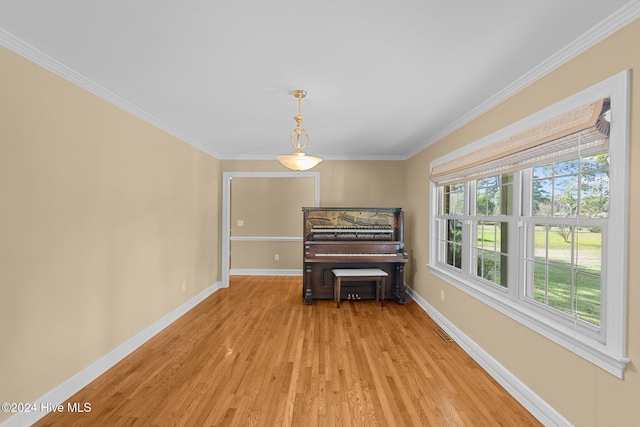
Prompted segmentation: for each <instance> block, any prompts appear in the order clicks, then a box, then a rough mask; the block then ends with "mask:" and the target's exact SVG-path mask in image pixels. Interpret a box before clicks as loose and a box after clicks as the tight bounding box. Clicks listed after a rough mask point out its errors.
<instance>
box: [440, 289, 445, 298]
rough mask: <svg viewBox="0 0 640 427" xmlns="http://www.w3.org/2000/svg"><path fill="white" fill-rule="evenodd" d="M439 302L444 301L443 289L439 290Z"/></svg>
mask: <svg viewBox="0 0 640 427" xmlns="http://www.w3.org/2000/svg"><path fill="white" fill-rule="evenodd" d="M440 301H444V289H440Z"/></svg>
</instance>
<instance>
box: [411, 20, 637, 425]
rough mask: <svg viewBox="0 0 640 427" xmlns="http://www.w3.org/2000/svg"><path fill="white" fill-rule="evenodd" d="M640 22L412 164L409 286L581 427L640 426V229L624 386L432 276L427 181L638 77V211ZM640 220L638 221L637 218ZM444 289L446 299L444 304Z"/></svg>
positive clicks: (633, 203)
mask: <svg viewBox="0 0 640 427" xmlns="http://www.w3.org/2000/svg"><path fill="white" fill-rule="evenodd" d="M639 40H640V20H638V21H636V22H635V23H633V24H631V25H629V26H627V27H626V28H624V29H623V30H621V31H619V32H618V33H616V34H614V35H612V36H611V37H609V38H607V39H606V40H604V41H603V42H601V43H599V44H598V45H596V46H595V47H593V48H591V49H589V50H588V51H586V52H585V53H583V54H581V55H579V56H578V57H576V58H575V59H573V60H571V61H570V62H568V63H567V64H565V65H563V66H562V67H560V68H559V69H557V70H555V71H553V72H552V73H550V74H549V75H548V76H545V77H544V78H542V79H540V80H539V81H537V82H535V83H534V84H532V85H530V86H529V87H527V88H526V89H524V90H522V91H521V92H520V93H518V94H516V95H514V96H512V97H511V98H510V99H508V100H506V101H504V102H503V103H501V104H500V105H498V106H497V107H495V108H493V109H491V110H490V111H488V112H487V113H485V114H483V115H482V116H481V117H479V118H477V119H476V120H474V121H472V122H471V123H469V124H467V125H466V126H464V127H463V128H461V129H459V130H458V131H456V132H454V133H453V134H451V135H449V136H447V137H446V138H444V139H442V140H440V141H438V143H436V144H434V145H432V146H431V147H429V148H427V149H425V150H423V151H422V152H420V153H419V154H418V155H416V156H414V157H413V158H411V159H410V160H408V161H407V163H406V166H407V181H406V183H407V196H408V197H407V199H406V204H405V209H406V210H407V211H408V212H409V213H410V215H411V216H412V217H414V218H416V217H417V218H424V219H425V220H424V221H418V222H416V224H415V226H414V227H413V228H412V236H411V239H412V241H413V242H414V243H413V245H412V246H411V258H412V260H414V261H415V262H412V263H411V265H410V270H409V274H408V275H407V278H408V281H409V283H410V284H411V286H412V287H413V288H414V289H415V291H416V292H418V294H420V295H421V296H422V297H424V298H425V299H426V300H427V301H428V302H429V304H431V305H432V306H433V307H434V308H435V309H436V310H438V311H439V312H440V313H442V314H443V315H444V316H445V317H446V318H447V319H449V320H450V321H451V322H453V323H454V324H455V325H456V326H457V327H459V328H460V329H461V330H462V331H463V332H464V333H465V334H467V335H468V336H469V337H470V338H471V339H473V340H474V341H475V342H476V343H478V344H479V345H480V346H481V347H482V348H483V349H484V350H486V351H487V352H488V353H489V354H491V356H493V357H494V358H496V359H497V360H498V362H500V363H501V364H502V365H503V366H505V367H506V368H507V369H508V370H509V371H511V372H512V373H513V374H514V375H516V376H517V377H518V378H519V379H520V380H522V381H523V382H524V383H525V384H526V385H527V386H528V387H530V388H531V389H532V390H533V391H534V392H536V393H537V394H538V395H539V396H540V397H542V398H543V399H544V400H546V401H547V402H548V403H549V404H550V405H551V406H552V407H554V408H555V409H556V410H557V411H559V412H560V413H561V414H562V415H563V416H564V417H565V418H567V419H568V420H569V421H570V422H571V423H573V424H575V425H577V426H632V425H638V424H637V423H638V420H640V405H639V404H638V402H639V400H638V399H640V374H639V373H638V360H639V358H640V298H639V297H638V296H639V294H640V265H638V263H637V262H635V260H638V259H640V247H639V245H638V243H639V242H640V226H639V224H638V222H637V221H633V219H634V214H631V215H630V216H631V218H632V221H631V224H630V228H629V242H630V243H629V259H630V266H629V271H628V273H629V280H628V286H629V291H628V301H629V302H628V312H629V316H628V356H629V357H630V358H631V361H632V362H631V363H630V364H629V365H628V366H627V369H626V372H625V377H624V380H620V379H618V378H616V377H614V376H613V375H611V374H608V373H606V372H605V371H603V370H602V369H600V368H598V367H596V366H595V365H593V364H591V363H589V362H586V361H585V360H584V359H582V358H580V357H578V356H575V355H573V354H572V353H571V352H569V351H567V350H565V349H563V348H561V347H559V346H558V345H556V344H553V343H552V342H550V341H549V340H547V339H545V338H543V337H541V336H540V335H538V334H536V333H534V332H532V331H531V330H529V329H527V328H525V327H523V326H521V325H519V324H518V323H516V322H514V321H512V320H510V319H509V318H507V317H505V316H503V315H502V314H500V313H498V312H496V311H494V310H493V309H491V308H489V307H488V306H486V305H484V304H482V303H480V302H478V301H477V300H475V299H474V298H472V297H469V296H468V295H466V294H464V293H462V292H460V291H458V290H457V289H456V288H454V287H452V286H449V285H448V284H447V283H445V282H443V281H441V280H440V279H438V278H437V277H435V276H433V275H431V274H430V273H429V272H428V269H427V267H426V263H427V260H428V257H429V253H428V249H429V247H428V241H429V230H428V224H427V221H426V219H427V218H428V216H429V204H428V200H429V191H428V186H427V182H428V179H429V178H428V173H429V164H430V162H431V161H432V160H434V159H436V158H438V157H440V156H442V155H444V154H446V153H448V152H450V151H452V150H454V149H457V148H459V147H462V146H464V145H466V144H469V143H472V142H474V141H475V140H478V139H480V138H481V137H484V136H486V135H488V134H490V133H492V132H495V131H497V130H499V129H501V128H503V127H505V126H507V125H509V124H511V123H513V122H515V121H517V120H520V119H522V118H524V117H526V116H528V115H530V114H533V113H535V112H537V111H539V110H541V109H543V108H545V107H547V106H549V105H551V104H553V103H555V102H558V101H560V100H562V99H564V98H567V97H568V96H570V95H573V94H574V93H576V92H579V91H581V90H583V89H585V88H587V87H589V86H592V85H593V84H595V83H598V82H600V81H602V80H604V79H606V78H608V77H610V76H612V75H614V74H617V73H618V72H620V71H622V70H625V69H632V70H633V71H632V74H633V75H632V85H631V86H632V98H631V147H630V164H631V177H630V194H629V205H630V212H638V209H640V187H639V185H638V183H639V182H640V149H638V148H639V145H638V142H639V140H638V129H640V108H637V100H640V85H638V84H637V81H635V80H636V79H635V75H637V71H638V70H640V49H639V48H638V41H639ZM636 217H637V215H636ZM440 289H443V290H445V293H446V299H445V301H444V302H443V301H440V298H439V295H440V294H439V293H440Z"/></svg>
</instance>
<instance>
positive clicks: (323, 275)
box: [302, 208, 408, 304]
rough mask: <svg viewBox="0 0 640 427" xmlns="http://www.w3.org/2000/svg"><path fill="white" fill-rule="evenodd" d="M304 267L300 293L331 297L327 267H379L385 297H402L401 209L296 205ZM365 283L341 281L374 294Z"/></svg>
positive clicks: (364, 294) (363, 294)
mask: <svg viewBox="0 0 640 427" xmlns="http://www.w3.org/2000/svg"><path fill="white" fill-rule="evenodd" d="M302 212H303V226H304V232H303V236H304V244H303V247H304V254H303V258H304V273H303V285H302V287H303V289H302V297H303V298H304V301H305V302H306V303H307V304H311V303H312V301H313V300H314V299H330V300H332V299H334V295H333V273H332V270H333V269H336V268H338V269H344V268H380V269H382V270H384V271H385V272H386V273H387V274H388V277H387V286H386V291H385V296H384V297H385V299H387V300H396V301H397V302H399V303H400V304H404V303H405V302H406V294H405V290H404V264H405V263H406V262H407V261H408V254H407V253H406V252H405V250H404V224H403V220H404V217H403V212H402V209H400V208H302ZM366 285H367V284H366V283H362V282H359V283H356V282H354V283H351V284H350V283H349V282H348V281H347V282H346V283H344V285H343V286H341V289H342V292H341V293H345V294H346V295H347V294H353V293H357V294H358V295H359V296H360V299H375V289H374V287H371V286H366Z"/></svg>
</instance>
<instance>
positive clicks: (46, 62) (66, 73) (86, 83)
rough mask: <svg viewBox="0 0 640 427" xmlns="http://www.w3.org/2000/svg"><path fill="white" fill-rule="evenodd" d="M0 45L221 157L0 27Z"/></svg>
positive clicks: (210, 153) (190, 143)
mask: <svg viewBox="0 0 640 427" xmlns="http://www.w3.org/2000/svg"><path fill="white" fill-rule="evenodd" d="M0 46H4V47H6V48H7V49H9V50H11V51H13V52H15V53H16V54H18V55H20V56H22V57H24V58H26V59H28V60H29V61H31V62H33V63H35V64H37V65H39V66H41V67H42V68H44V69H46V70H48V71H51V72H52V73H54V74H56V75H58V76H60V77H62V78H63V79H65V80H68V81H69V82H71V83H73V84H75V85H77V86H79V87H81V88H83V89H85V90H86V91H88V92H90V93H92V94H94V95H96V96H97V97H99V98H102V99H104V100H105V101H107V102H109V103H110V104H113V105H115V106H116V107H118V108H120V109H122V110H124V111H126V112H128V113H130V114H132V115H134V116H136V117H138V118H139V119H141V120H144V121H145V122H147V123H149V124H150V125H152V126H155V127H157V128H158V129H160V130H163V131H165V132H167V133H168V134H170V135H172V136H174V137H176V138H178V139H179V140H181V141H183V142H186V143H187V144H189V145H192V146H193V147H195V148H197V149H198V150H200V151H202V152H204V153H206V154H209V155H210V156H213V157H216V158H220V155H219V154H218V153H216V152H215V151H213V150H211V149H210V148H209V147H207V146H205V145H203V144H201V143H199V142H198V141H196V140H195V139H193V138H191V137H189V136H188V135H185V134H184V133H182V132H180V131H179V130H177V129H175V128H174V127H172V126H170V125H168V124H167V123H165V122H163V121H162V120H160V119H158V118H157V117H155V116H153V115H152V114H149V113H148V112H146V111H145V110H143V109H142V108H140V107H138V106H136V105H134V104H132V103H131V102H129V101H127V100H125V99H124V98H122V97H120V96H119V95H117V94H116V93H114V92H111V91H110V90H108V89H106V88H104V87H102V86H100V85H99V84H97V83H96V82H94V81H93V80H91V79H89V78H88V77H86V76H84V75H82V74H80V73H78V72H77V71H75V70H73V69H72V68H70V67H68V66H66V65H64V64H63V63H61V62H60V61H58V60H57V59H55V58H52V57H51V56H49V55H47V54H45V53H44V52H42V51H40V50H38V49H36V48H35V47H33V46H31V45H30V44H28V43H26V42H25V41H23V40H21V39H20V38H18V37H16V36H14V35H13V34H11V33H10V32H8V31H6V30H4V29H2V28H0Z"/></svg>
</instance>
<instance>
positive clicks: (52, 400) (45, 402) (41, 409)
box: [0, 282, 222, 427]
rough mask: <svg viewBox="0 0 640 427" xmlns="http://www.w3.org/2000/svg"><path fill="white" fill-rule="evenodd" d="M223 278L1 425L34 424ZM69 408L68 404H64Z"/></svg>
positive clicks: (217, 286)
mask: <svg viewBox="0 0 640 427" xmlns="http://www.w3.org/2000/svg"><path fill="white" fill-rule="evenodd" d="M221 287H222V286H221V282H217V283H214V284H213V285H211V286H209V287H208V288H207V289H205V290H204V291H202V292H200V293H199V294H198V295H196V296H194V297H193V298H191V299H190V300H188V301H187V302H185V303H184V304H182V305H181V306H179V307H177V308H176V309H174V310H173V311H171V312H170V313H168V314H167V315H166V316H164V317H162V318H161V319H159V320H157V321H156V322H154V323H153V324H151V325H150V326H149V327H147V328H146V329H144V330H143V331H141V332H139V333H138V334H136V335H135V336H133V337H131V338H130V339H128V340H127V341H125V342H124V343H122V344H121V345H119V346H118V347H116V348H115V349H113V350H112V351H110V352H109V353H107V354H105V355H104V356H102V357H101V358H100V359H98V360H96V361H95V362H94V363H92V364H91V365H89V366H87V367H86V368H85V369H83V370H82V371H80V372H78V373H77V374H75V375H74V376H72V377H71V378H69V379H68V380H66V381H65V382H63V383H62V384H60V385H58V386H57V387H56V388H54V389H53V390H51V391H49V392H48V393H46V394H45V395H44V396H42V397H40V398H39V399H37V400H35V401H34V402H33V408H34V409H36V410H35V411H34V412H20V413H16V414H15V415H13V416H11V417H10V418H8V419H6V420H5V421H4V422H2V423H0V427H25V426H30V425H32V424H34V423H35V422H36V421H38V420H39V419H40V418H42V417H44V416H45V415H46V414H47V413H48V412H49V411H50V410H49V409H47V408H52V407H57V406H58V405H61V404H62V403H64V402H65V401H66V400H67V399H69V398H70V397H71V396H73V395H74V394H76V393H77V392H78V391H80V390H81V389H82V388H84V387H85V386H86V385H87V384H89V383H90V382H91V381H93V380H95V379H96V378H98V377H99V376H100V375H102V374H103V373H105V372H106V371H107V370H108V369H109V368H111V367H112V366H114V365H115V364H116V363H118V362H119V361H121V360H122V359H124V358H125V357H126V356H128V355H129V354H130V353H132V352H133V351H134V350H136V349H137V348H138V347H140V346H141V345H142V344H144V343H145V342H147V341H148V340H149V339H151V338H152V337H153V336H154V335H156V334H157V333H158V332H160V331H162V330H163V329H164V328H166V327H167V326H169V325H170V324H171V323H173V322H175V321H176V320H177V319H178V318H179V317H180V316H182V315H183V314H185V313H186V312H188V311H189V310H191V309H192V308H193V307H195V306H196V305H198V304H199V303H200V302H202V301H203V300H204V299H205V298H207V297H208V296H209V295H211V294H213V293H214V292H215V291H217V290H218V289H220V288H221ZM65 409H66V408H65Z"/></svg>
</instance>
